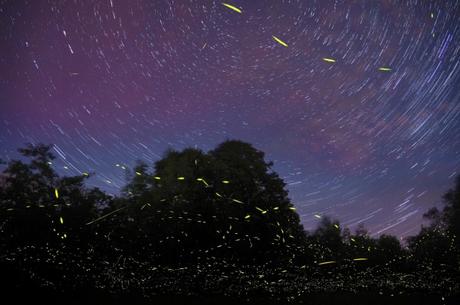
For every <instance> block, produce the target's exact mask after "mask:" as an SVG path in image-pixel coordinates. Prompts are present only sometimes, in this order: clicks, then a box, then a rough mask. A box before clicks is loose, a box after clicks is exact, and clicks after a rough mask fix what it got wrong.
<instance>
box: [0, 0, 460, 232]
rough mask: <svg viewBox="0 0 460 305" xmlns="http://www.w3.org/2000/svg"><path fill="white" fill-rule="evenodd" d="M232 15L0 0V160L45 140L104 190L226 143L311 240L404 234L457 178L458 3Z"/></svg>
mask: <svg viewBox="0 0 460 305" xmlns="http://www.w3.org/2000/svg"><path fill="white" fill-rule="evenodd" d="M228 3H229V4H231V5H234V6H236V7H238V8H240V9H241V10H242V13H241V14H240V13H238V12H235V11H233V10H231V9H229V8H227V7H225V6H224V5H222V3H221V2H216V1H198V0H197V1H192V0H177V1H172V0H169V1H167V0H130V1H121V0H97V1H96V0H95V1H89V0H88V1H45V0H43V1H23V0H11V1H9V0H6V1H2V0H0V71H1V72H0V93H1V94H0V156H1V157H2V158H3V159H6V160H9V159H11V158H17V157H18V154H17V153H16V149H17V148H18V147H21V146H23V145H24V143H27V142H32V143H37V142H44V143H53V144H55V146H54V153H55V154H56V155H57V156H58V159H57V160H56V162H55V166H56V168H57V169H58V170H59V172H60V173H62V174H68V175H75V174H79V173H82V172H89V171H94V172H96V173H97V175H96V176H95V177H93V178H91V179H90V181H89V182H90V184H92V185H96V186H100V187H103V188H104V189H105V190H107V191H109V192H111V193H115V192H116V191H117V189H118V188H119V187H120V186H122V185H123V183H124V181H125V180H124V179H125V174H124V172H123V170H122V169H121V168H120V167H116V166H115V164H117V163H119V164H124V165H126V166H131V165H133V164H134V161H135V160H136V159H143V160H145V161H147V162H149V163H153V162H154V161H156V160H158V159H159V158H160V156H161V155H162V153H163V152H164V151H165V150H166V149H167V148H168V147H172V148H175V149H182V148H184V147H188V146H192V147H195V146H196V147H198V148H201V149H203V150H206V151H207V150H209V149H212V148H213V147H215V145H217V144H218V143H220V142H222V141H224V140H225V139H227V138H230V139H233V138H236V139H241V140H244V141H248V142H250V143H252V144H253V145H254V146H255V147H256V148H258V149H261V150H263V151H264V152H266V156H267V159H269V160H273V161H274V162H275V166H274V169H275V170H276V171H277V172H278V173H279V174H280V175H281V176H282V177H283V178H284V180H285V182H286V183H288V184H289V185H288V188H289V192H290V197H291V199H292V200H293V202H294V203H295V205H296V206H297V209H298V212H299V214H300V215H301V219H302V222H303V223H304V225H305V228H306V229H312V228H314V227H315V225H316V223H317V221H318V220H317V219H316V218H315V217H314V214H321V215H324V214H328V215H331V216H334V217H337V218H338V219H339V220H340V221H341V222H342V223H343V224H345V225H346V226H350V227H352V228H353V227H354V226H356V225H357V224H358V223H360V222H364V224H365V225H366V226H367V227H368V228H369V229H370V231H371V233H375V234H379V233H387V234H397V235H399V236H407V235H411V234H415V233H416V232H417V231H418V229H419V228H420V225H421V223H422V214H423V213H424V212H425V211H426V210H427V209H428V208H430V207H431V206H433V205H439V203H440V196H441V195H442V194H443V193H444V192H445V191H446V190H447V189H448V188H450V187H451V186H452V185H453V179H454V177H455V175H457V174H459V173H460V136H459V130H460V91H459V89H460V54H459V53H460V35H459V34H460V23H459V22H458V20H459V19H460V2H459V1H454V0H451V1H429V0H425V1H344V0H343V1H338V0H337V1H327V0H318V1H305V0H292V1H288V0H284V1H283V0H276V1H258V0H257V1H255V0H252V1H249V0H245V1H236V0H235V1H231V2H228ZM273 36H276V37H278V38H279V39H281V40H282V41H284V42H285V43H286V44H287V45H288V46H287V47H285V46H283V45H281V44H280V43H278V42H276V41H275V40H274V39H273ZM323 58H331V59H334V60H335V62H333V63H331V62H327V61H324V60H323ZM381 67H388V68H390V69H391V71H379V68H381Z"/></svg>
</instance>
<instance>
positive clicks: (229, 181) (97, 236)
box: [0, 140, 460, 293]
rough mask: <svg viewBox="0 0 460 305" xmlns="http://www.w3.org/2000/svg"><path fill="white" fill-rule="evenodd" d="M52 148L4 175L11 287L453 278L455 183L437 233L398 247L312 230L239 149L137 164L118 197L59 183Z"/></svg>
mask: <svg viewBox="0 0 460 305" xmlns="http://www.w3.org/2000/svg"><path fill="white" fill-rule="evenodd" d="M50 148H51V147H50V146H45V145H36V146H32V145H29V146H28V147H26V148H23V149H20V150H19V151H20V152H21V154H22V155H23V156H24V157H26V158H29V159H30V161H29V162H23V161H19V160H14V161H10V162H9V163H8V164H6V167H5V169H4V170H3V173H2V174H1V176H0V264H1V267H2V269H3V270H4V272H3V273H2V280H3V281H5V282H7V283H8V284H9V285H10V286H11V285H13V286H16V287H21V286H24V287H25V286H28V285H29V286H30V285H32V286H33V285H39V286H49V287H54V288H58V289H77V288H78V289H97V288H98V287H99V288H101V287H102V288H104V289H105V288H107V287H111V286H110V283H107V281H109V282H110V281H114V282H117V281H118V283H122V284H121V286H122V289H124V288H126V285H128V286H129V285H130V284H132V281H134V280H126V281H125V282H123V279H121V278H123V277H126V278H129V279H133V278H136V275H137V274H136V272H143V274H144V275H145V276H147V278H148V277H149V275H146V274H148V273H149V272H151V274H156V276H160V275H158V273H155V270H157V271H158V270H159V268H166V269H165V270H176V271H177V270H183V269H181V268H185V269H187V268H189V267H188V266H195V268H197V266H198V267H199V266H211V265H212V266H217V265H218V266H220V267H219V268H222V270H230V269H232V270H234V269H238V268H239V266H249V265H250V266H263V267H264V268H272V269H273V268H274V269H276V268H278V269H280V270H288V269H289V270H305V272H314V273H315V274H316V275H318V274H319V277H322V276H324V277H327V276H328V275H327V274H328V272H329V273H330V272H331V271H334V272H342V273H353V272H362V271H363V270H366V272H367V273H369V274H370V275H372V272H375V273H378V272H381V271H382V270H385V271H388V272H394V273H401V274H404V273H406V274H413V273H414V272H419V271H424V272H425V271H426V272H436V273H438V274H440V275H442V277H446V276H448V277H449V278H452V279H458V274H459V253H460V251H459V249H460V244H459V238H458V236H460V235H459V234H460V232H459V231H460V228H459V225H460V220H459V215H460V211H459V209H460V178H457V180H456V185H455V188H454V189H452V190H450V191H448V192H447V193H446V195H445V196H444V202H445V207H444V209H443V210H442V211H439V210H437V209H432V210H430V211H428V212H427V214H425V216H426V218H427V219H428V220H429V221H430V225H429V226H426V227H423V228H422V230H421V231H420V233H419V234H418V235H416V236H413V237H411V238H409V239H408V241H407V247H403V246H402V245H401V244H400V242H399V240H398V239H397V238H396V237H394V236H389V235H382V236H380V237H378V238H371V237H370V236H369V234H368V233H367V231H366V230H365V228H364V227H363V226H360V227H359V228H358V229H357V230H356V231H355V232H350V230H348V229H347V228H343V227H342V226H341V225H340V223H339V222H338V221H337V220H333V219H330V218H329V217H327V216H322V217H321V219H320V223H319V226H318V227H317V229H316V230H314V231H312V232H306V231H305V230H304V229H303V227H302V225H301V223H300V220H299V216H298V214H297V212H296V210H295V207H294V206H293V204H292V203H291V202H290V200H289V198H288V193H287V191H286V189H285V188H286V184H285V183H284V182H283V181H282V179H281V178H280V177H279V176H278V174H277V173H275V172H274V171H273V170H272V169H271V166H272V165H273V163H272V162H266V161H265V160H264V153H263V152H261V151H259V150H257V149H255V148H253V147H252V146H251V145H250V144H248V143H244V142H241V141H234V140H232V141H226V142H224V143H222V144H220V145H219V146H217V147H216V148H215V149H214V150H211V151H209V152H207V153H205V152H203V151H201V150H198V149H191V148H188V149H185V150H183V151H181V152H178V151H174V150H169V151H167V152H166V153H165V155H164V157H163V158H162V159H161V160H159V161H157V162H156V163H155V164H154V165H153V167H152V168H150V167H149V166H148V165H147V164H145V163H143V162H140V161H139V162H138V163H137V165H136V166H135V168H134V169H132V170H131V171H129V175H128V183H127V185H126V186H125V187H124V189H123V190H122V194H121V195H120V196H116V197H113V196H109V195H107V194H106V193H104V192H103V191H101V190H100V189H98V188H90V187H88V186H86V185H85V180H86V179H88V177H90V176H91V175H92V173H83V174H82V175H79V176H72V177H60V176H59V175H58V174H57V173H56V172H55V170H54V169H53V166H52V162H53V159H54V156H53V155H52V154H51V152H50ZM120 166H121V165H120ZM318 217H319V216H318ZM168 268H169V269H168ZM199 268H201V267H199ZM199 268H198V270H199ZM255 268H259V267H255ZM140 269H142V271H135V270H140ZM5 270H6V271H5ZM214 270H215V268H214ZM323 272H326V273H324V274H323ZM367 273H366V274H367ZM262 277H263V276H262ZM139 278H140V277H137V280H139ZM143 278H144V279H145V278H146V277H143ZM120 279H121V280H120ZM120 281H121V282H120ZM101 283H102V284H101ZM123 283H124V285H125V287H123ZM143 285H144V286H145V283H144V282H142V283H138V285H137V286H136V287H137V288H136V289H141V288H139V287H142V286H143ZM144 293H145V292H144Z"/></svg>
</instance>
